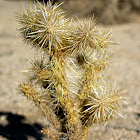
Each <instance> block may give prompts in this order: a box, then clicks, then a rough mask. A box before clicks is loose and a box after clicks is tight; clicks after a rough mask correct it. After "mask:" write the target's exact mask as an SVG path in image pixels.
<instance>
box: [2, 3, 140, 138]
mask: <svg viewBox="0 0 140 140" xmlns="http://www.w3.org/2000/svg"><path fill="white" fill-rule="evenodd" d="M19 4H21V5H22V6H28V5H29V1H10V0H9V1H8V0H0V140H7V139H8V140H44V139H47V138H45V137H43V136H42V135H41V134H40V130H41V128H42V127H45V125H47V122H46V120H45V119H44V118H42V117H41V115H39V114H40V113H39V111H38V110H37V109H35V108H34V105H33V104H32V103H31V102H29V101H27V100H26V99H25V98H24V97H22V96H21V95H19V94H18V91H17V84H19V83H20V82H22V81H23V79H24V76H26V73H24V72H22V70H23V69H26V68H27V64H28V60H27V59H30V58H31V57H32V56H33V53H34V50H33V49H32V50H31V49H30V48H31V47H30V46H29V45H27V44H25V43H23V41H22V38H20V37H19V36H18V37H17V36H16V35H17V33H18V31H17V30H16V28H17V27H18V24H17V22H15V21H14V20H13V19H14V17H15V12H16V11H17V10H18V8H19ZM139 21H140V20H138V21H137V22H135V23H134V22H133V23H127V24H122V25H114V26H113V25H112V26H106V27H105V28H107V29H111V28H112V39H113V40H114V41H115V42H117V43H119V44H120V45H118V46H114V48H113V50H114V55H113V57H112V64H111V65H110V67H109V69H108V73H110V78H112V79H113V80H115V81H117V82H118V84H119V85H120V86H121V87H124V88H125V89H127V91H128V98H129V104H128V106H127V107H125V108H124V119H122V118H120V119H117V120H116V121H115V123H113V124H111V123H110V124H107V126H105V127H103V126H100V125H95V126H93V128H92V129H91V133H90V135H89V140H140V22H139Z"/></svg>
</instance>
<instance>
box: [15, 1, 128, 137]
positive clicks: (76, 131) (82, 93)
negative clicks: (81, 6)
mask: <svg viewBox="0 0 140 140" xmlns="http://www.w3.org/2000/svg"><path fill="white" fill-rule="evenodd" d="M60 5H61V4H60ZM60 5H58V4H55V5H52V3H51V1H49V2H48V3H47V4H45V3H43V4H41V3H39V2H38V1H37V4H35V5H34V6H31V7H30V9H28V10H22V9H21V10H20V11H19V12H18V14H17V17H16V19H17V20H18V21H19V23H20V28H19V30H20V32H21V33H22V34H23V38H24V40H25V41H26V42H27V43H30V44H31V45H32V46H33V47H35V48H37V49H39V50H40V53H41V55H42V57H41V59H39V58H38V56H36V58H35V60H33V61H32V63H31V64H32V66H31V68H30V69H29V77H28V79H27V80H26V82H24V83H22V84H20V85H19V89H20V92H21V93H22V94H23V95H25V96H26V97H27V98H28V99H29V100H32V101H33V102H34V103H35V105H36V106H37V107H39V108H40V109H41V110H42V112H43V113H44V115H45V116H46V118H47V120H48V122H49V126H48V127H47V128H44V129H43V130H42V132H43V133H44V134H47V135H48V136H49V137H50V138H51V139H53V140H60V139H67V140H68V139H69V140H85V139H86V137H87V134H88V131H89V129H90V127H91V126H92V125H93V124H94V123H106V122H108V120H109V119H113V118H115V117H117V116H122V115H121V109H122V107H123V105H124V104H125V92H124V90H122V89H120V88H119V87H117V86H116V85H115V84H112V82H108V79H107V78H106V76H105V70H106V68H107V66H108V62H109V59H110V55H111V54H110V51H109V50H110V45H111V44H113V42H112V41H111V39H110V31H106V30H105V29H103V28H98V27H96V26H95V20H94V18H91V19H89V20H83V21H77V22H74V21H73V20H71V19H67V18H65V12H64V11H62V10H61V9H60Z"/></svg>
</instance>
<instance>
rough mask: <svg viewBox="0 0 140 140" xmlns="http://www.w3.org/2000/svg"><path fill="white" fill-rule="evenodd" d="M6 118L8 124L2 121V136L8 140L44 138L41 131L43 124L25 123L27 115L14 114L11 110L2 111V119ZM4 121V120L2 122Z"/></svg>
mask: <svg viewBox="0 0 140 140" xmlns="http://www.w3.org/2000/svg"><path fill="white" fill-rule="evenodd" d="M2 117H3V118H5V120H4V121H5V122H6V125H2V124H1V122H0V136H3V137H4V138H7V139H8V140H28V139H29V137H30V138H32V139H34V140H42V137H43V136H42V135H41V133H40V131H41V129H42V126H41V124H38V123H33V124H29V123H25V122H24V120H25V117H24V116H21V115H18V114H12V113H10V112H0V119H1V118H2ZM2 123H4V122H2Z"/></svg>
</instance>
